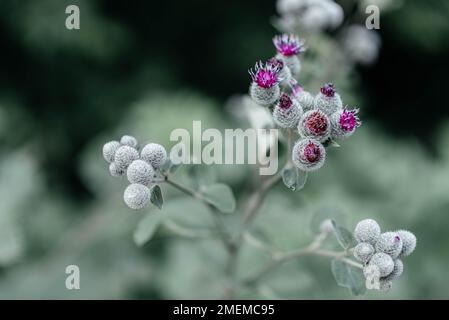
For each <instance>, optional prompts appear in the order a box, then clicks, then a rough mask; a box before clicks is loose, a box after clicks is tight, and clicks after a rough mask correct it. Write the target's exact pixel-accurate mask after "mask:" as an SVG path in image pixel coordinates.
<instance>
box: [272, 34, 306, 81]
mask: <svg viewBox="0 0 449 320" xmlns="http://www.w3.org/2000/svg"><path fill="white" fill-rule="evenodd" d="M273 44H274V46H275V47H276V51H277V52H278V53H277V55H276V58H277V59H280V60H282V61H283V62H284V63H285V64H286V65H287V66H288V68H289V69H290V71H291V73H292V74H293V75H297V74H298V73H299V71H300V70H301V63H300V61H299V59H298V56H297V55H298V54H299V53H301V52H304V51H305V49H304V41H303V40H300V39H299V38H298V36H296V35H294V34H282V35H278V36H276V37H274V38H273Z"/></svg>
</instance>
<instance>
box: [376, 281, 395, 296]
mask: <svg viewBox="0 0 449 320" xmlns="http://www.w3.org/2000/svg"><path fill="white" fill-rule="evenodd" d="M391 288H393V281H391V280H386V279H380V280H379V290H380V291H382V292H384V293H387V292H389V291H390V290H391Z"/></svg>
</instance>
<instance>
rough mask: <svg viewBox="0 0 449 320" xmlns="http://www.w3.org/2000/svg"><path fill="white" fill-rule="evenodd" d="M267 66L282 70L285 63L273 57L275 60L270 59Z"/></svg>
mask: <svg viewBox="0 0 449 320" xmlns="http://www.w3.org/2000/svg"><path fill="white" fill-rule="evenodd" d="M267 65H270V66H272V67H274V68H277V69H279V70H282V69H283V68H284V66H285V63H284V61H282V60H281V59H277V58H276V57H273V58H270V59H268V60H267Z"/></svg>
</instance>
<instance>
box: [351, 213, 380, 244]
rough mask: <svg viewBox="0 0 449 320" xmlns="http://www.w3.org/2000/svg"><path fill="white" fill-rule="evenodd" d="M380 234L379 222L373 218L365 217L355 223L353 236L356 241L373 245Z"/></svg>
mask: <svg viewBox="0 0 449 320" xmlns="http://www.w3.org/2000/svg"><path fill="white" fill-rule="evenodd" d="M379 236H380V227H379V224H378V223H377V222H376V221H375V220H373V219H365V220H362V221H360V222H359V223H357V225H356V227H355V230H354V237H355V239H356V240H357V241H358V242H368V243H369V244H371V245H375V244H376V242H377V240H378V239H379Z"/></svg>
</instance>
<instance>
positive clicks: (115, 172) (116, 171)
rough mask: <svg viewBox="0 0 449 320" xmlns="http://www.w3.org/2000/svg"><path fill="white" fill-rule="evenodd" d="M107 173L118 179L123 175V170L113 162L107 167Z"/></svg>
mask: <svg viewBox="0 0 449 320" xmlns="http://www.w3.org/2000/svg"><path fill="white" fill-rule="evenodd" d="M109 173H110V174H111V176H113V177H120V176H122V175H123V174H124V173H125V170H123V169H120V168H119V167H118V166H117V164H116V163H115V162H112V163H111V164H110V165H109Z"/></svg>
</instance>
